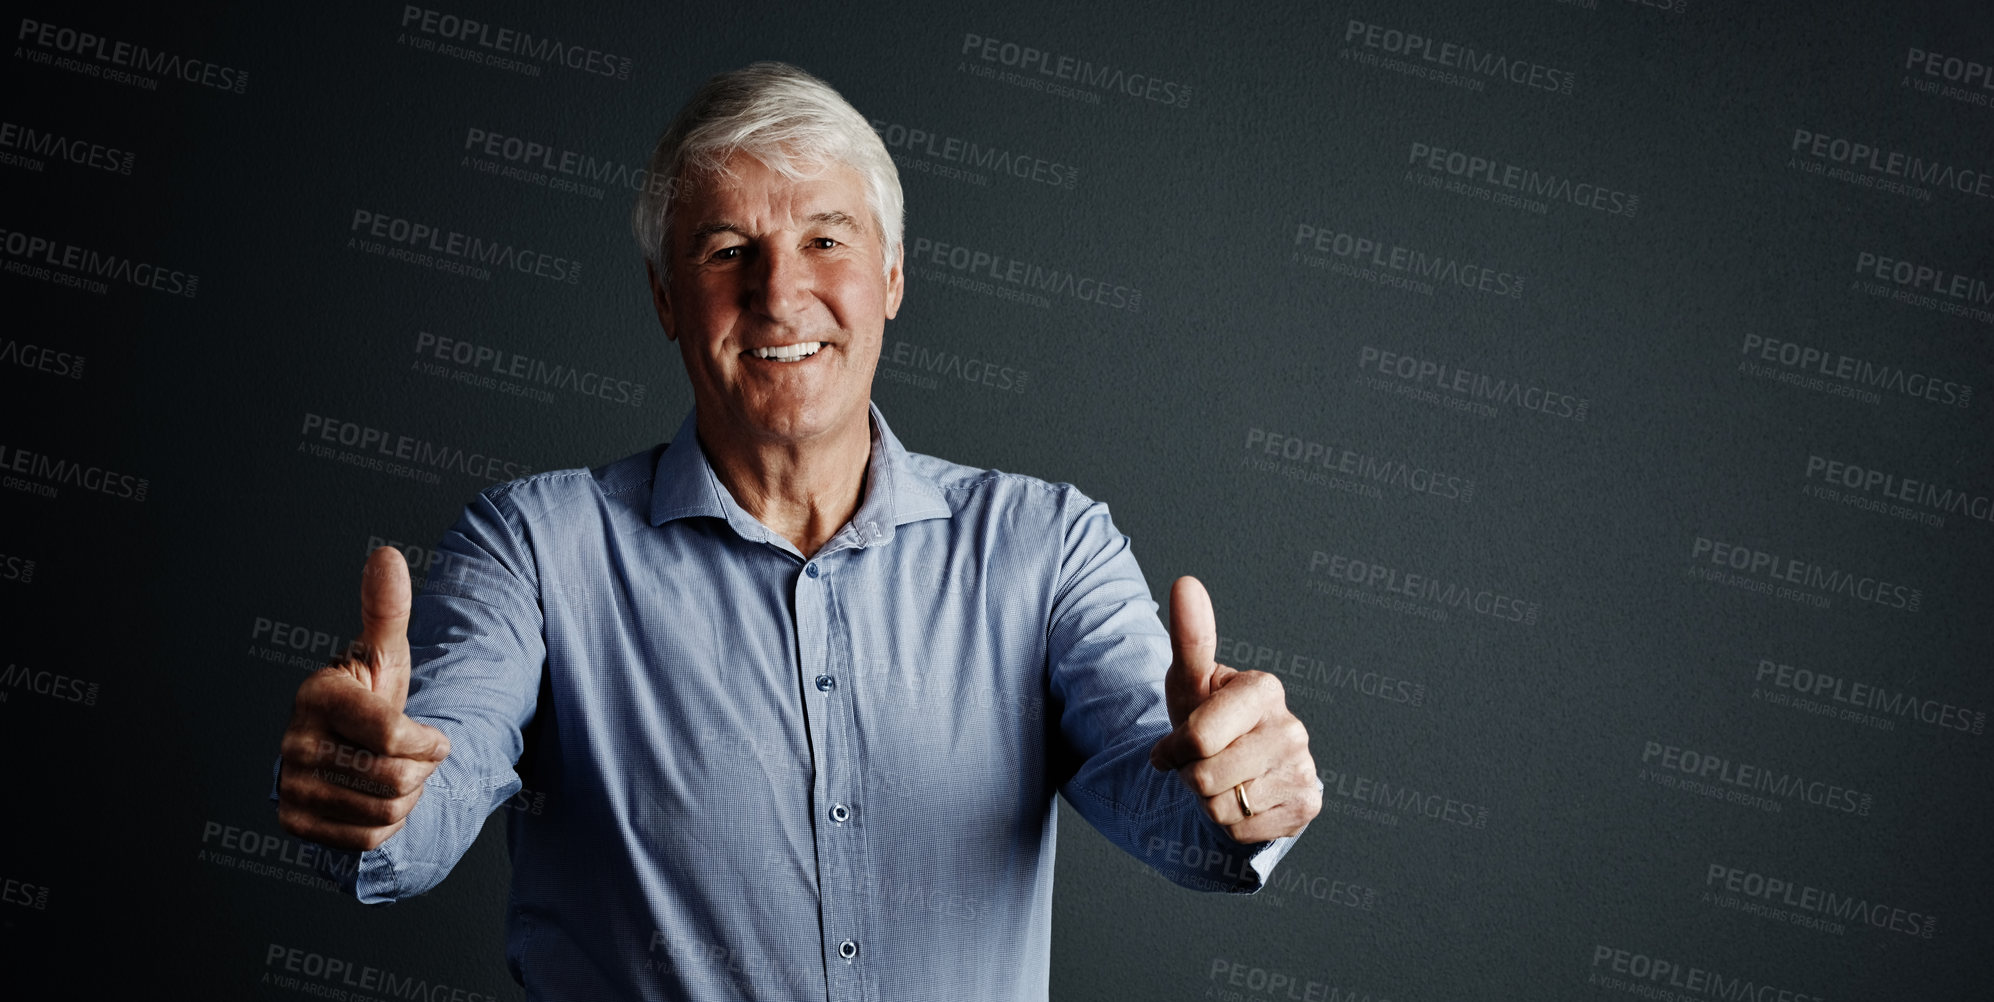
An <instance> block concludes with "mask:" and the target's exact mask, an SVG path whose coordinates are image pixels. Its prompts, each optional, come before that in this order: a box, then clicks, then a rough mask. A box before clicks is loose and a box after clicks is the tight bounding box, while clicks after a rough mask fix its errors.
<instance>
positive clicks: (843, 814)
mask: <svg viewBox="0 0 1994 1002" xmlns="http://www.w3.org/2000/svg"><path fill="white" fill-rule="evenodd" d="M851 816H852V809H851V808H849V807H846V806H845V805H843V804H832V805H831V820H833V821H836V822H837V823H839V824H844V823H845V822H846V821H849V820H851Z"/></svg>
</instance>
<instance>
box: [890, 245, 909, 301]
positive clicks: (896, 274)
mask: <svg viewBox="0 0 1994 1002" xmlns="http://www.w3.org/2000/svg"><path fill="white" fill-rule="evenodd" d="M906 261H907V241H905V240H902V241H900V246H898V247H895V248H894V249H893V267H892V268H891V269H890V270H888V271H887V273H886V319H888V320H891V319H893V316H894V314H896V313H899V312H900V295H901V293H904V292H906V291H907V269H905V268H903V267H901V266H902V265H903V264H905V263H906Z"/></svg>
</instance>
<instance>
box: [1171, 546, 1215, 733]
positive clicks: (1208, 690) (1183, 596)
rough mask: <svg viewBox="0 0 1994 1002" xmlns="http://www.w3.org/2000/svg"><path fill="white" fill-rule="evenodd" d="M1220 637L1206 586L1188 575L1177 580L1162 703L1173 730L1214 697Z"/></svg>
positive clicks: (1173, 594) (1174, 589)
mask: <svg viewBox="0 0 1994 1002" xmlns="http://www.w3.org/2000/svg"><path fill="white" fill-rule="evenodd" d="M1218 634H1219V630H1218V623H1217V620H1216V619H1215V618H1214V617H1213V616H1212V598H1211V596H1210V595H1208V594H1206V593H1205V586H1204V585H1203V584H1201V583H1199V581H1198V579H1197V578H1194V577H1191V576H1190V575H1188V574H1187V575H1185V576H1184V577H1180V578H1178V579H1177V581H1176V583H1174V584H1172V585H1171V586H1170V670H1169V671H1168V672H1167V673H1165V674H1164V676H1163V700H1164V703H1165V704H1166V705H1167V706H1168V707H1169V708H1170V726H1171V727H1173V728H1174V727H1177V726H1179V725H1181V724H1183V723H1184V718H1186V717H1188V716H1190V715H1191V711H1192V710H1195V709H1197V708H1198V706H1199V704H1201V703H1203V702H1204V701H1205V700H1206V699H1208V698H1210V697H1211V694H1212V690H1213V688H1215V686H1214V684H1213V683H1214V681H1215V679H1214V678H1213V676H1214V675H1215V674H1217V672H1218V662H1217V660H1215V655H1216V654H1217V652H1218V643H1219V637H1218Z"/></svg>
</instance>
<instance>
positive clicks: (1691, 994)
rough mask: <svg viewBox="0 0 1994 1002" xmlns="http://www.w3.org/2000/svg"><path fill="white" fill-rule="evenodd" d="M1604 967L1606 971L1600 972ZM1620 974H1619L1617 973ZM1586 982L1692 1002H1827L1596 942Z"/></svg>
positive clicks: (1682, 1001) (1785, 989)
mask: <svg viewBox="0 0 1994 1002" xmlns="http://www.w3.org/2000/svg"><path fill="white" fill-rule="evenodd" d="M1602 968H1604V970H1605V973H1601V969H1602ZM1615 975H1618V977H1615ZM1586 984H1589V985H1590V984H1597V985H1600V986H1602V987H1605V988H1618V989H1620V990H1622V991H1626V992H1629V993H1632V994H1635V995H1640V996H1642V997H1645V998H1658V999H1670V1000H1674V1002H1692V1000H1694V999H1705V998H1707V999H1717V1000H1721V1002H1732V1000H1737V1002H1744V1000H1747V999H1749V1000H1751V1002H1760V1000H1763V1002H1824V1000H1823V999H1822V998H1821V996H1819V995H1808V994H1805V993H1802V992H1797V991H1794V990H1792V989H1790V988H1780V987H1778V986H1776V985H1772V984H1766V983H1762V982H1759V981H1757V980H1755V979H1753V978H1744V977H1726V976H1725V975H1723V974H1720V973H1718V972H1716V971H1714V970H1711V969H1709V968H1707V967H1698V966H1696V965H1694V964H1685V963H1682V962H1680V961H1675V960H1666V959H1663V958H1661V957H1657V956H1654V955H1652V954H1648V953H1642V952H1640V951H1638V950H1628V949H1623V948H1620V947H1613V946H1607V945H1606V944H1604V943H1600V944H1595V945H1594V946H1593V948H1592V969H1591V972H1590V973H1589V974H1588V975H1587V977H1586Z"/></svg>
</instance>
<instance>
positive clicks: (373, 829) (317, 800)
mask: <svg viewBox="0 0 1994 1002" xmlns="http://www.w3.org/2000/svg"><path fill="white" fill-rule="evenodd" d="M409 596H410V589H409V579H408V564H407V562H405V561H404V560H403V559H402V555H401V552H400V551H398V550H396V549H395V548H394V547H392V546H381V547H376V548H375V550H374V552H373V553H371V554H368V556H367V566H366V568H365V569H364V570H362V571H361V572H360V637H359V639H357V640H355V641H354V642H353V643H352V645H351V646H349V647H348V648H347V653H346V656H345V657H344V658H342V659H341V660H340V661H339V662H338V663H336V664H332V665H328V666H326V667H324V668H320V669H319V670H318V671H317V672H315V673H313V674H312V676H311V677H310V678H307V679H305V681H304V684H303V685H300V686H298V697H297V701H296V702H295V703H294V704H293V707H292V710H291V725H290V727H289V728H287V729H286V730H285V731H284V743H283V759H284V764H283V766H282V767H281V770H280V773H279V775H278V782H277V798H278V803H277V820H278V822H279V823H281V824H282V825H283V826H284V830H285V831H288V832H290V833H291V834H293V835H296V836H298V837H299V838H303V839H310V840H311V841H314V842H318V843H320V844H322V845H328V846H332V847H334V848H338V849H374V848H378V847H379V846H380V844H381V843H382V842H385V841H387V840H388V836H390V835H393V834H394V833H395V832H397V831H400V830H401V827H402V823H403V821H404V820H406V819H407V818H408V814H409V812H410V811H412V810H414V809H415V802H416V800H417V799H419V798H420V797H421V796H422V784H423V782H424V781H425V780H427V779H428V778H429V774H430V773H432V772H434V771H436V765H437V763H439V762H441V761H443V759H444V757H445V756H447V755H449V754H450V739H449V738H447V737H445V736H444V734H443V732H442V731H439V730H437V729H436V728H434V727H431V726H429V725H428V724H419V723H416V722H415V721H414V720H411V719H409V716H408V714H406V713H403V712H402V705H403V704H404V703H406V702H407V700H408V683H409V650H408V616H409Z"/></svg>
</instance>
